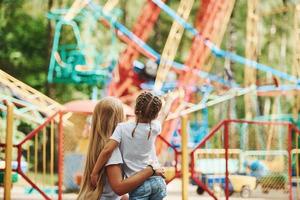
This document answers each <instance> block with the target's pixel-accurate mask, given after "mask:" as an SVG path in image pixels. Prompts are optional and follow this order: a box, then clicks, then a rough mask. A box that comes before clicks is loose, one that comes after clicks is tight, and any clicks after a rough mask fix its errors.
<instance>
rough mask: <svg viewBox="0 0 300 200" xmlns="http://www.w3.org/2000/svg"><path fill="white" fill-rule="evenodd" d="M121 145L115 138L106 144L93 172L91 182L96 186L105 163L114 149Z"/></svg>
mask: <svg viewBox="0 0 300 200" xmlns="http://www.w3.org/2000/svg"><path fill="white" fill-rule="evenodd" d="M118 145H119V143H118V142H117V141H115V140H109V141H108V142H107V143H106V145H105V146H104V148H103V150H102V151H101V152H100V154H99V156H98V159H97V161H96V164H95V166H94V168H93V171H92V173H91V184H92V186H95V185H96V184H97V181H98V178H99V172H100V171H101V169H102V168H103V167H104V165H105V163H106V162H107V161H108V159H109V158H110V156H111V154H112V152H113V151H114V149H115V148H116V147H117V146H118Z"/></svg>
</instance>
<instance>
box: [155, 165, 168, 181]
mask: <svg viewBox="0 0 300 200" xmlns="http://www.w3.org/2000/svg"><path fill="white" fill-rule="evenodd" d="M155 175H156V176H161V177H163V178H164V179H165V178H166V176H165V168H163V167H160V168H158V169H156V170H155Z"/></svg>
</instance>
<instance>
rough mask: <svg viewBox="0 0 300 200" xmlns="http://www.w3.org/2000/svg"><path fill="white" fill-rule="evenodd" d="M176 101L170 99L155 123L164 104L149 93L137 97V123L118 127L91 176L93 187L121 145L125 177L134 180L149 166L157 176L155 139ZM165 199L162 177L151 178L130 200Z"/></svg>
mask: <svg viewBox="0 0 300 200" xmlns="http://www.w3.org/2000/svg"><path fill="white" fill-rule="evenodd" d="M175 98H176V97H175V95H168V98H167V101H166V103H165V106H164V109H163V110H162V112H161V115H160V116H159V118H158V119H157V120H155V119H156V118H157V117H158V113H159V111H160V109H161V107H162V102H161V100H160V99H159V98H158V97H157V96H154V95H153V94H152V93H150V92H143V93H141V94H140V95H139V96H138V98H137V100H136V105H135V115H136V122H124V123H120V124H118V126H117V127H116V129H115V131H114V133H113V135H112V136H111V137H110V140H109V142H108V143H107V144H106V145H105V147H104V149H103V150H102V151H101V153H100V155H99V157H98V160H97V162H96V165H95V167H94V169H93V172H92V173H91V179H92V184H94V185H95V183H96V182H97V180H98V173H99V172H100V170H101V168H102V167H103V166H104V164H105V163H106V161H107V160H108V158H109V157H110V155H111V153H112V152H113V151H114V149H115V148H116V147H117V146H118V145H119V148H120V150H121V154H122V157H123V161H124V167H123V169H124V173H125V176H126V177H132V176H133V175H134V174H135V173H136V172H138V171H139V170H141V169H143V168H145V167H146V166H150V167H151V168H153V174H154V170H155V167H154V166H153V165H149V161H150V160H151V161H152V162H154V163H155V164H158V159H157V156H156V152H155V139H156V137H157V135H158V134H159V133H160V131H161V123H162V122H163V121H164V120H165V118H166V117H167V114H168V112H169V110H170V107H171V104H172V102H173V100H174V99H175ZM165 196H166V184H165V182H164V180H163V179H162V177H159V176H152V177H151V178H149V179H148V180H147V181H145V182H144V183H143V184H142V185H140V186H139V187H138V188H136V189H135V190H134V191H132V192H130V193H129V199H132V200H141V199H145V200H146V199H151V200H152V199H153V200H160V199H163V198H164V197H165Z"/></svg>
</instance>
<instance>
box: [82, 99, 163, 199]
mask: <svg viewBox="0 0 300 200" xmlns="http://www.w3.org/2000/svg"><path fill="white" fill-rule="evenodd" d="M123 120H124V113H123V105H122V102H121V101H120V100H118V99H116V98H113V97H105V98H103V99H102V100H100V101H99V103H98V104H97V105H96V107H95V109H94V112H93V118H92V130H91V135H90V139H89V147H88V155H87V159H86V165H85V169H84V174H83V181H82V185H81V189H80V192H79V195H78V198H77V199H78V200H86V199H88V200H98V199H101V200H108V199H109V200H118V199H120V197H119V195H123V194H125V193H127V192H129V191H132V190H133V189H134V188H136V187H137V186H138V185H140V184H142V183H143V182H144V181H145V180H146V179H148V178H149V177H150V176H152V174H153V169H152V168H151V167H145V168H143V169H141V170H140V172H139V173H137V174H135V175H134V176H132V177H130V178H128V179H126V180H123V175H122V171H121V167H120V164H122V163H123V161H122V158H121V154H120V151H119V149H118V148H116V149H115V150H114V151H113V153H112V156H111V158H110V159H109V160H108V162H107V164H106V166H107V167H106V171H105V172H106V173H101V174H100V177H101V178H100V179H99V182H98V183H97V185H96V187H95V188H94V187H91V178H90V174H91V172H92V169H93V167H94V165H95V163H96V160H97V157H98V155H99V153H100V152H101V151H102V150H103V148H104V146H105V144H106V143H107V141H108V139H109V137H110V136H111V134H112V132H113V131H114V129H115V127H116V126H117V124H118V123H120V122H122V121H123ZM156 172H157V174H158V175H161V172H162V170H161V169H159V170H158V171H156ZM109 183H112V184H113V185H112V186H110V184H109ZM111 187H112V188H111ZM112 189H113V190H114V191H116V193H117V194H116V193H114V192H113V190H112Z"/></svg>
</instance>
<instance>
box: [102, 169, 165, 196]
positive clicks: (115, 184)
mask: <svg viewBox="0 0 300 200" xmlns="http://www.w3.org/2000/svg"><path fill="white" fill-rule="evenodd" d="M106 174H107V177H108V182H109V184H110V186H111V188H112V189H113V191H114V192H115V193H116V194H117V195H119V196H121V195H123V194H126V193H128V192H130V191H132V190H134V189H135V188H137V187H138V186H140V185H141V184H142V183H143V182H144V181H145V180H147V179H148V178H149V177H150V176H152V175H153V169H152V167H150V166H148V167H146V168H145V169H143V170H141V171H140V172H138V173H136V174H135V175H133V176H131V177H129V178H126V179H123V175H122V169H121V165H109V166H107V167H106ZM155 174H156V175H160V176H163V175H164V169H163V168H160V169H157V170H155Z"/></svg>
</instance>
